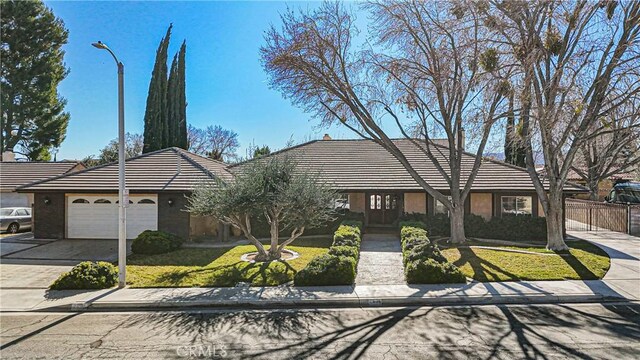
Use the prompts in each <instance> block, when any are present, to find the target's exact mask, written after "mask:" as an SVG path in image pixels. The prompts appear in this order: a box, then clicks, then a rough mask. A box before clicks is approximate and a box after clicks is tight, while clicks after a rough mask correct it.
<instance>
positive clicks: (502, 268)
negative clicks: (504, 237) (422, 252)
mask: <svg viewBox="0 0 640 360" xmlns="http://www.w3.org/2000/svg"><path fill="white" fill-rule="evenodd" d="M471 245H478V244H476V243H472V244H471ZM482 245H483V246H492V247H499V248H504V249H513V250H523V251H529V252H534V253H536V254H523V253H516V252H510V251H500V250H491V249H479V248H469V247H452V248H448V249H443V250H442V253H443V254H444V256H445V257H446V258H447V259H448V260H449V261H450V262H452V263H454V264H455V265H456V266H458V267H459V268H460V270H462V272H463V273H464V274H465V275H466V276H468V277H471V278H473V279H475V280H477V281H482V282H486V281H517V280H594V279H601V278H602V277H603V276H604V274H606V272H607V270H609V266H610V265H611V261H610V259H609V256H607V254H606V253H605V252H604V250H602V249H600V248H599V247H597V246H595V245H593V244H591V243H589V242H586V241H575V242H570V243H568V245H569V246H570V247H571V249H570V250H569V251H563V252H553V251H549V250H546V249H545V248H544V247H524V246H523V247H519V246H501V245H496V244H488V243H486V244H484V243H483V244H482Z"/></svg>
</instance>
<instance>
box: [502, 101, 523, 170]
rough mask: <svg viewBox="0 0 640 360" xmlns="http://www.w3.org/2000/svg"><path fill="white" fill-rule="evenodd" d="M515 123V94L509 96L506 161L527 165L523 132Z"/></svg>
mask: <svg viewBox="0 0 640 360" xmlns="http://www.w3.org/2000/svg"><path fill="white" fill-rule="evenodd" d="M520 131H521V130H520V129H519V127H518V128H517V127H516V124H515V111H514V99H513V94H510V96H509V115H508V116H507V128H506V134H505V140H504V161H505V162H507V163H509V164H513V165H516V166H520V167H526V163H525V155H526V150H525V148H524V144H523V143H522V141H523V140H522V134H520Z"/></svg>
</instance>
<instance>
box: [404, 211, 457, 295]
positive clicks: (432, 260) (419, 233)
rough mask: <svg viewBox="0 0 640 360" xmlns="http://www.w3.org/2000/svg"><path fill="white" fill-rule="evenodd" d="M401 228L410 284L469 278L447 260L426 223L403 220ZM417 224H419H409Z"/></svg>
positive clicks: (405, 268) (406, 270)
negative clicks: (431, 235) (426, 228)
mask: <svg viewBox="0 0 640 360" xmlns="http://www.w3.org/2000/svg"><path fill="white" fill-rule="evenodd" d="M403 224H404V225H405V226H404V227H402V228H401V229H400V242H401V243H402V261H403V264H404V273H405V278H406V279H407V283H409V284H445V283H463V282H466V281H467V279H466V277H465V276H464V274H463V273H462V272H461V271H460V269H458V267H457V266H455V265H453V264H452V263H450V262H448V261H447V258H445V257H444V255H442V253H441V252H440V249H438V246H437V245H435V244H433V243H431V241H430V240H429V238H428V237H427V230H425V229H424V228H425V227H426V224H424V223H420V222H415V221H412V222H403ZM409 225H417V226H415V227H414V226H409Z"/></svg>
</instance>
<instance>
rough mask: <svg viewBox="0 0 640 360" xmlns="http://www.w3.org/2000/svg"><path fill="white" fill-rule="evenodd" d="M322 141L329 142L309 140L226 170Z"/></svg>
mask: <svg viewBox="0 0 640 360" xmlns="http://www.w3.org/2000/svg"><path fill="white" fill-rule="evenodd" d="M343 140H345V139H343ZM362 140H367V139H362ZM322 141H331V140H317V139H316V140H309V141H307V142H304V143H301V144H297V145H294V146H290V147H287V148H284V149H280V150H278V151H274V152H272V153H269V154H267V155H263V156H260V157H257V158H253V159H247V160H244V161H240V162H237V163H235V164H229V166H228V168H234V167H236V166H240V165H244V164H246V163H249V162H252V161H255V160H258V159H265V158H268V157H271V156H275V155H278V154H282V153H283V152H285V151H289V150H293V149H297V148H301V147H303V146H307V145H311V144H313V143H316V142H322Z"/></svg>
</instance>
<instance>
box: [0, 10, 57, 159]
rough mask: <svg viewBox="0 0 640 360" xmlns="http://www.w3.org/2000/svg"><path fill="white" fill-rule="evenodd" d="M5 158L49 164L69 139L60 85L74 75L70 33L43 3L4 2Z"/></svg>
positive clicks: (1, 141)
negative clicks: (67, 54)
mask: <svg viewBox="0 0 640 360" xmlns="http://www.w3.org/2000/svg"><path fill="white" fill-rule="evenodd" d="M0 14H2V21H0V33H1V34H2V46H0V59H2V61H1V62H0V65H1V71H0V72H1V75H0V87H1V90H0V99H1V104H0V110H1V113H2V114H1V115H0V153H1V152H4V151H14V152H16V153H18V154H21V155H23V156H24V157H26V158H27V159H29V160H49V159H50V158H51V155H50V153H49V150H50V149H51V148H54V147H59V146H60V144H61V143H62V141H63V140H64V138H65V135H66V132H67V125H68V124H69V118H70V115H69V113H68V112H65V111H64V108H65V105H66V100H65V99H64V98H63V97H62V96H60V94H59V93H58V90H57V87H58V84H59V83H60V82H61V81H62V80H63V79H64V78H65V77H66V76H67V74H68V73H69V70H68V69H67V67H66V66H65V64H64V50H63V48H62V47H63V45H64V44H66V43H67V38H68V31H67V29H66V28H65V26H64V22H63V21H62V20H61V19H60V18H57V17H56V16H55V14H54V13H53V12H52V11H51V9H49V8H47V7H46V6H45V5H44V4H43V3H42V1H5V0H2V1H1V2H0Z"/></svg>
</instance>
